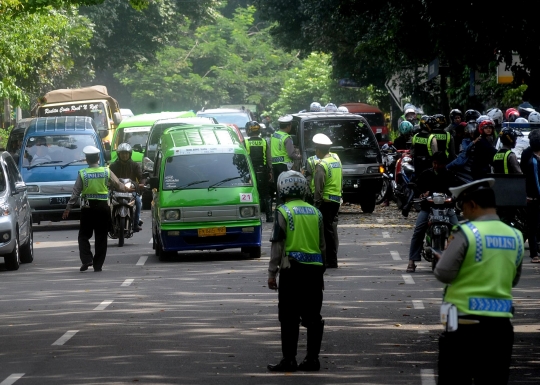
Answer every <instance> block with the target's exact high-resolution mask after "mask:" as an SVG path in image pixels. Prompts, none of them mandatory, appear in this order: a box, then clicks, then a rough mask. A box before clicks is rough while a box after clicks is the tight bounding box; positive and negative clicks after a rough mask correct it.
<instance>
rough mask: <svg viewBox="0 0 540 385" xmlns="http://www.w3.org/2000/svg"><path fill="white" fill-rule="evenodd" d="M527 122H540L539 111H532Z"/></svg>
mask: <svg viewBox="0 0 540 385" xmlns="http://www.w3.org/2000/svg"><path fill="white" fill-rule="evenodd" d="M529 123H540V113H539V112H536V111H533V112H531V113H530V114H529Z"/></svg>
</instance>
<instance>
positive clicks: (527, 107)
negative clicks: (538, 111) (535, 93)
mask: <svg viewBox="0 0 540 385" xmlns="http://www.w3.org/2000/svg"><path fill="white" fill-rule="evenodd" d="M517 109H518V112H519V116H521V117H523V118H525V119H528V118H529V115H530V114H531V112H534V107H533V106H532V105H531V103H529V102H524V103H521V104H520V105H519V106H518V108H517Z"/></svg>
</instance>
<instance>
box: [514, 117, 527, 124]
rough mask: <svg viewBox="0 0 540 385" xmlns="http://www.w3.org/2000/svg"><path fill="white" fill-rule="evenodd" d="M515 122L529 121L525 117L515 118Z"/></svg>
mask: <svg viewBox="0 0 540 385" xmlns="http://www.w3.org/2000/svg"><path fill="white" fill-rule="evenodd" d="M515 123H529V121H528V120H527V119H525V118H517V119H516V121H515Z"/></svg>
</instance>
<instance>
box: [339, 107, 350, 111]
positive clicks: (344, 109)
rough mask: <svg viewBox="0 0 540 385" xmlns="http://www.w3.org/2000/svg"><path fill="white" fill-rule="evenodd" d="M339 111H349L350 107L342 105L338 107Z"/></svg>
mask: <svg viewBox="0 0 540 385" xmlns="http://www.w3.org/2000/svg"><path fill="white" fill-rule="evenodd" d="M337 111H338V112H349V109H348V108H347V107H345V106H341V107H338V109H337Z"/></svg>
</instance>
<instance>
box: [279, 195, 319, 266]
mask: <svg viewBox="0 0 540 385" xmlns="http://www.w3.org/2000/svg"><path fill="white" fill-rule="evenodd" d="M278 210H279V212H280V213H281V214H282V215H283V218H285V221H286V222H287V238H286V239H285V255H287V256H288V257H289V258H293V259H295V260H297V261H298V262H300V263H304V264H309V265H318V266H322V264H323V260H322V254H321V249H320V248H319V241H320V240H319V227H320V226H322V214H321V212H320V211H319V210H317V209H316V208H315V207H313V206H311V205H310V204H308V203H306V202H304V201H303V200H300V199H298V200H294V201H290V202H287V203H285V204H282V205H281V206H279V207H278Z"/></svg>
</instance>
